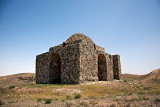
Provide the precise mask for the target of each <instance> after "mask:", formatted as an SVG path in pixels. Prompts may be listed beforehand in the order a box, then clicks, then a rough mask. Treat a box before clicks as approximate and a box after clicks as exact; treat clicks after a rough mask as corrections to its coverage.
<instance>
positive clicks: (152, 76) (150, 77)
mask: <svg viewBox="0 0 160 107" xmlns="http://www.w3.org/2000/svg"><path fill="white" fill-rule="evenodd" d="M142 81H143V82H160V69H156V70H154V71H152V72H150V73H149V74H146V75H142Z"/></svg>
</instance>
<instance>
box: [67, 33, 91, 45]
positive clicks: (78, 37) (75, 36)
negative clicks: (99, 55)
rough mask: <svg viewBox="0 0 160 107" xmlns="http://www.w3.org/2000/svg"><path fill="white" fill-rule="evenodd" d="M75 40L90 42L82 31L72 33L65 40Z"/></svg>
mask: <svg viewBox="0 0 160 107" xmlns="http://www.w3.org/2000/svg"><path fill="white" fill-rule="evenodd" d="M76 40H85V41H87V42H92V40H91V39H90V38H89V37H87V36H86V35H84V34H82V33H76V34H73V35H72V36H71V37H69V38H68V39H67V40H66V42H73V41H76ZM92 43H93V42H92Z"/></svg>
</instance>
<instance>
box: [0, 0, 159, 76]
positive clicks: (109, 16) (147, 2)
mask: <svg viewBox="0 0 160 107" xmlns="http://www.w3.org/2000/svg"><path fill="white" fill-rule="evenodd" d="M78 32H79V33H83V34H85V35H87V36H88V37H90V38H91V39H92V40H93V41H94V42H95V43H96V44H97V45H99V46H102V47H104V48H105V51H106V52H107V53H110V54H120V56H121V65H122V72H123V73H132V74H146V73H149V72H151V71H152V70H154V69H158V68H160V57H159V56H160V1H159V0H0V50H1V51H0V75H1V76H2V75H10V74H15V73H26V72H35V59H36V55H38V54H41V53H43V52H46V51H48V49H49V48H50V47H52V46H56V45H58V44H61V43H62V42H63V41H65V40H66V39H67V38H69V37H70V36H71V35H72V34H74V33H78Z"/></svg>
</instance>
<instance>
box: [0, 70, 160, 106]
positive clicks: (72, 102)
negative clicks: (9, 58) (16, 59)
mask: <svg viewBox="0 0 160 107" xmlns="http://www.w3.org/2000/svg"><path fill="white" fill-rule="evenodd" d="M159 75H160V71H159V70H157V71H156V72H155V71H154V72H152V73H150V74H147V75H143V76H137V75H129V74H127V75H123V80H121V81H116V80H115V81H109V82H107V81H106V82H103V81H102V82H90V83H84V84H80V85H79V84H78V85H67V84H63V85H60V84H53V85H49V84H35V83H34V81H35V79H34V78H32V77H34V74H18V75H11V76H6V77H1V78H0V105H3V106H6V107H11V106H23V107H24V106H26V107H28V106H31V107H32V106H33V107H34V106H36V107H39V106H40V107H43V106H46V105H47V106H50V107H52V106H64V107H65V106H66V107H70V106H73V107H76V106H77V107H81V106H82V107H87V106H89V107H94V106H96V107H103V106H104V107H117V106H119V107H120V106H121V107H135V106H144V107H147V106H157V107H158V106H160V81H159V77H158V76H159ZM149 78H150V79H149ZM155 78H156V79H155ZM11 80H12V81H11ZM7 82H8V83H9V84H5V83H7ZM16 82H17V84H16ZM12 83H14V84H12Z"/></svg>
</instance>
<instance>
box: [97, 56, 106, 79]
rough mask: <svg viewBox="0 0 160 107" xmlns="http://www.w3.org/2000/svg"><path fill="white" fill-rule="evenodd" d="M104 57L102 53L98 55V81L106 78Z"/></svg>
mask: <svg viewBox="0 0 160 107" xmlns="http://www.w3.org/2000/svg"><path fill="white" fill-rule="evenodd" d="M106 66H107V65H106V57H105V56H104V55H103V54H99V55H98V79H99V81H106V80H107V67H106Z"/></svg>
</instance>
